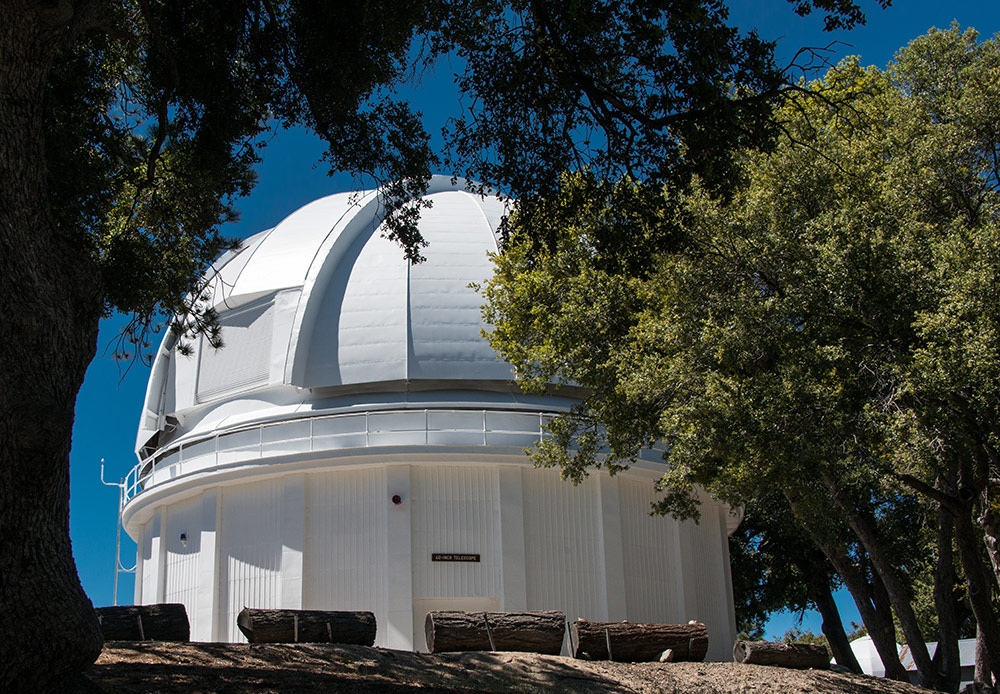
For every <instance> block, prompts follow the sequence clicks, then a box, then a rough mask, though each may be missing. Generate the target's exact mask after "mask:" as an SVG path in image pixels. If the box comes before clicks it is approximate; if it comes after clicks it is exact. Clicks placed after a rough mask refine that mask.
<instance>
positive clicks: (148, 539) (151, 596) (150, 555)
mask: <svg viewBox="0 0 1000 694" xmlns="http://www.w3.org/2000/svg"><path fill="white" fill-rule="evenodd" d="M139 563H140V565H141V569H140V570H141V571H142V578H141V580H140V585H141V586H142V589H141V595H139V596H137V602H138V603H139V604H140V605H152V604H154V603H156V602H159V597H158V596H157V594H156V584H157V581H158V580H159V573H160V570H159V563H160V513H159V512H156V513H154V514H153V517H152V518H151V519H150V520H149V521H147V522H146V524H145V531H144V532H143V534H142V545H141V547H140V549H139Z"/></svg>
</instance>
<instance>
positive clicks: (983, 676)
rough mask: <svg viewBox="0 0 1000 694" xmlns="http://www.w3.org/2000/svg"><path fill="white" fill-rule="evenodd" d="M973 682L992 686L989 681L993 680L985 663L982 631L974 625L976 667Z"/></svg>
mask: <svg viewBox="0 0 1000 694" xmlns="http://www.w3.org/2000/svg"><path fill="white" fill-rule="evenodd" d="M972 679H973V681H974V682H981V683H983V684H992V682H991V681H990V680H992V679H993V677H992V675H991V674H990V668H989V665H988V664H987V661H986V648H985V646H984V644H983V630H982V629H980V628H979V625H978V624H977V625H976V665H975V672H974V673H973V675H972Z"/></svg>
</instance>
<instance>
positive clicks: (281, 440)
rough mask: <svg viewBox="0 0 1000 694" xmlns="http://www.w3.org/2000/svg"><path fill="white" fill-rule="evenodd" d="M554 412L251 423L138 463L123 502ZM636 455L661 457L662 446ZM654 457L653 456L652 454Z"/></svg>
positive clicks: (459, 435)
mask: <svg viewBox="0 0 1000 694" xmlns="http://www.w3.org/2000/svg"><path fill="white" fill-rule="evenodd" d="M552 418H553V415H552V414H551V413H546V412H524V411H511V410H460V409H422V410H413V409H396V410H375V411H368V412H351V413H343V414H331V415H322V416H317V417H305V418H300V419H291V420H282V421H278V422H266V423H260V424H253V425H248V426H244V427H239V428H236V429H230V430H227V431H224V432H219V433H216V434H212V435H209V436H205V437H202V438H198V439H192V440H190V441H185V442H183V443H181V444H178V445H176V446H173V447H168V448H166V449H165V450H162V451H159V452H158V453H156V454H155V455H153V456H150V457H149V458H146V459H145V460H143V461H142V462H140V463H139V464H137V465H136V466H135V467H134V468H132V470H131V471H130V472H129V474H128V475H127V476H126V478H125V488H124V491H125V500H126V501H128V500H129V499H131V498H133V497H134V496H136V495H137V494H139V493H141V492H142V491H144V490H145V489H148V488H150V487H153V486H155V485H157V484H161V483H163V482H166V481H168V480H171V479H174V478H177V477H180V476H181V475H185V474H189V473H192V472H197V471H199V470H206V469H211V468H213V467H218V466H222V465H226V464H230V463H239V462H246V461H252V460H260V459H263V458H270V457H275V456H282V455H294V454H297V453H312V452H323V451H336V450H344V449H352V448H370V447H374V446H403V445H418V446H419V445H431V446H433V445H441V446H514V447H520V448H527V447H528V446H530V445H532V444H533V443H534V442H535V441H539V440H541V439H543V438H545V437H547V436H548V433H547V432H546V431H545V425H546V424H547V423H548V422H549V421H550V420H551V419H552ZM643 453H644V455H641V456H640V457H642V458H644V459H658V458H659V456H660V454H661V453H662V450H660V451H650V450H647V451H644V452H643ZM650 454H652V455H650Z"/></svg>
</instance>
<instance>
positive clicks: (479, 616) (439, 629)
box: [424, 610, 566, 655]
mask: <svg viewBox="0 0 1000 694" xmlns="http://www.w3.org/2000/svg"><path fill="white" fill-rule="evenodd" d="M565 630H566V615H565V614H563V613H562V612H558V611H556V610H550V611H544V612H460V611H450V610H449V611H446V610H434V611H431V612H428V613H427V618H426V619H425V620H424V633H425V634H426V636H427V650H428V652H430V653H446V652H449V651H526V652H529V653H543V654H545V655H559V653H561V652H562V643H563V633H564V632H565Z"/></svg>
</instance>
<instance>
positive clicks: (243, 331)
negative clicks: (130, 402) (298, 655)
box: [123, 177, 738, 659]
mask: <svg viewBox="0 0 1000 694" xmlns="http://www.w3.org/2000/svg"><path fill="white" fill-rule="evenodd" d="M428 197H429V199H430V201H431V202H432V204H433V206H432V207H431V208H430V209H426V210H423V212H422V216H421V221H420V230H421V233H422V234H423V236H424V238H425V239H426V240H427V241H429V242H430V246H429V247H428V248H427V249H426V250H425V255H426V256H427V261H426V262H424V263H422V264H418V265H414V266H411V265H409V264H408V263H407V262H406V261H405V260H404V258H403V253H402V250H401V249H400V247H399V246H398V245H396V244H395V243H393V242H390V241H388V240H386V239H385V238H383V237H382V235H381V229H380V223H381V219H382V211H381V206H380V204H379V200H378V196H377V195H376V194H375V193H374V192H366V193H360V194H356V195H350V194H338V195H331V196H329V197H325V198H322V199H320V200H317V201H315V202H313V203H310V204H309V205H306V206H305V207H303V208H301V209H300V210H298V211H296V212H294V213H293V214H291V215H290V216H289V217H287V218H286V219H285V220H284V221H282V222H281V223H280V224H279V225H278V226H277V227H275V228H274V229H271V230H269V231H265V232H262V233H260V234H257V235H256V236H254V237H252V238H250V239H248V240H247V242H246V243H245V245H244V247H243V249H242V250H240V251H239V252H236V253H231V254H227V255H225V256H224V257H222V258H221V259H220V260H219V261H218V263H216V265H215V267H214V268H213V272H214V273H215V275H214V278H213V279H212V281H211V282H212V287H213V290H214V293H213V302H214V304H215V306H216V308H217V310H218V312H219V315H220V322H221V324H222V326H223V338H224V340H225V345H226V346H225V347H224V348H223V349H221V350H214V349H212V348H211V347H210V346H208V345H207V343H206V342H205V341H201V342H199V343H198V344H196V345H194V347H195V350H194V354H193V355H191V356H182V355H180V354H178V353H177V351H176V350H175V348H174V340H173V338H171V337H169V336H168V337H167V338H166V339H165V340H164V342H163V345H162V346H161V347H160V350H159V352H158V354H157V356H156V360H155V363H154V365H153V370H152V374H151V376H150V381H149V387H148V391H147V395H146V402H145V409H144V411H143V413H142V417H141V421H140V424H139V435H138V440H137V445H136V450H137V454H138V456H139V459H140V461H141V462H140V464H139V465H138V466H137V468H136V470H135V471H134V472H133V473H132V474H131V476H130V478H129V480H128V482H127V484H128V487H127V493H126V497H127V501H126V504H125V507H124V511H123V513H124V526H125V528H126V530H127V532H128V533H129V535H131V536H132V538H133V539H135V540H136V542H137V543H138V545H139V558H138V569H137V572H136V586H135V602H136V603H138V604H141V603H155V602H181V603H184V605H185V606H186V607H187V610H188V615H189V618H190V620H191V626H192V637H193V638H194V639H197V640H206V641H208V640H212V641H237V640H241V639H242V635H241V634H240V632H239V631H238V630H237V628H236V623H235V618H236V615H237V613H238V612H239V611H240V610H241V609H242V608H243V607H244V606H251V607H282V608H303V609H351V610H357V609H365V610H371V611H373V612H374V613H375V615H376V618H377V620H378V636H377V641H376V643H377V644H378V645H380V646H386V647H390V648H399V649H411V648H416V649H421V648H423V647H424V636H423V620H424V615H425V614H426V612H427V611H428V610H431V609H447V608H452V609H471V610H526V609H527V610H542V609H558V610H562V611H564V612H565V613H566V615H567V617H568V618H569V619H571V620H572V619H576V618H577V617H583V618H586V619H591V620H623V619H628V620H631V621H659V622H674V623H682V622H687V621H688V620H689V619H697V620H699V621H703V622H705V623H706V624H707V625H708V630H709V634H710V639H711V640H710V644H711V645H710V650H709V656H710V657H712V658H716V659H728V658H729V657H730V650H731V647H732V642H733V638H734V637H735V624H734V616H733V596H732V588H731V578H730V573H729V556H728V547H727V536H728V533H729V532H731V531H732V530H733V529H734V528H735V526H736V524H737V523H738V518H736V517H735V516H734V515H732V514H731V513H730V511H729V508H728V507H726V506H724V505H722V504H719V503H717V502H715V501H712V500H710V499H707V498H706V499H705V504H704V505H703V509H702V510H703V513H702V519H701V522H700V524H697V525H696V524H694V523H691V522H684V523H680V522H677V521H674V520H672V519H670V518H662V517H655V518H654V517H651V516H650V515H649V504H650V502H651V501H652V500H653V498H654V489H653V481H654V480H655V479H656V478H657V477H658V476H659V475H660V473H661V471H662V469H663V464H662V462H661V461H660V460H659V457H658V455H657V454H655V453H653V452H652V451H647V452H646V455H645V456H644V459H643V460H642V461H640V462H639V464H638V465H637V466H635V467H634V468H633V469H632V470H630V471H629V472H628V473H625V474H620V475H618V476H616V477H614V478H611V477H608V476H607V475H606V474H594V475H591V476H590V477H589V478H588V479H587V480H586V482H585V483H583V484H581V485H580V486H579V487H574V486H573V485H572V484H570V483H568V482H562V481H560V479H559V473H558V471H556V470H548V469H545V470H540V469H534V468H533V467H532V465H531V464H530V461H529V459H528V458H527V457H526V456H525V454H524V450H523V449H524V448H525V447H528V446H530V445H531V444H532V443H533V442H534V441H536V440H538V439H539V437H541V436H542V435H543V434H542V428H541V427H542V425H543V424H544V423H545V421H546V420H547V419H548V418H549V417H550V416H551V415H552V414H553V413H555V412H559V411H563V410H565V409H566V408H568V407H569V406H570V405H571V404H572V400H571V399H570V398H569V397H567V396H566V395H565V394H564V395H562V396H552V397H542V398H538V397H530V396H526V395H523V394H521V393H520V392H518V391H517V390H516V389H515V388H514V387H513V385H512V382H511V368H510V366H509V365H508V364H506V363H504V362H502V361H500V360H498V359H497V358H496V356H495V355H494V353H493V352H492V350H491V348H490V346H489V344H488V343H487V342H486V341H485V340H484V339H483V338H482V336H481V334H480V331H481V329H482V328H483V323H482V319H481V316H480V310H479V306H480V304H481V298H480V297H479V296H478V295H477V294H476V293H475V292H474V291H473V290H472V289H470V288H469V283H470V282H477V281H481V280H483V279H485V278H487V277H488V276H489V275H490V274H491V265H490V262H489V260H488V258H487V251H495V250H496V248H497V246H496V230H497V225H498V223H499V221H500V218H501V216H502V214H503V213H504V206H503V203H502V202H500V201H499V200H495V199H482V198H480V197H478V196H476V195H473V194H470V193H467V192H465V191H464V189H463V188H462V187H461V186H456V185H455V184H453V183H452V182H451V181H450V179H447V178H444V177H435V178H434V179H433V180H432V182H431V190H430V191H429V193H428ZM441 555H444V556H441ZM448 555H452V556H448ZM454 555H463V556H454ZM449 559H450V560H449ZM456 559H459V560H461V561H455V560H456Z"/></svg>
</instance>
